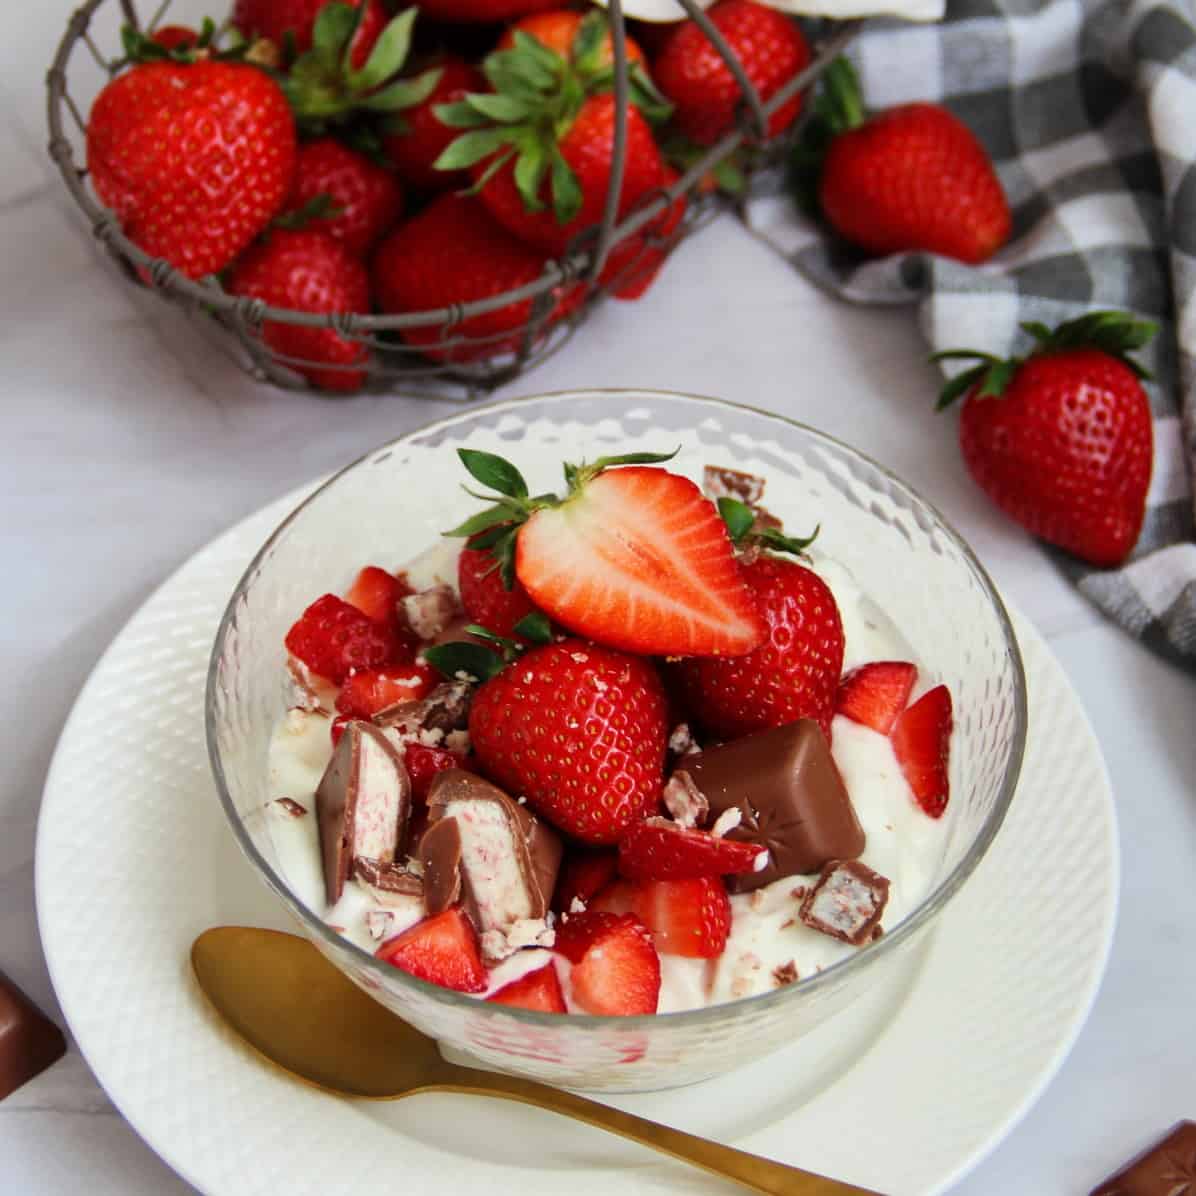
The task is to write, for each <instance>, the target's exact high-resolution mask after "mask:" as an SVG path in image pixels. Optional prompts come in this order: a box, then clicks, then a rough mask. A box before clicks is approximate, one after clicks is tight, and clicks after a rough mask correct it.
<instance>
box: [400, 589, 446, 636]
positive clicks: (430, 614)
mask: <svg viewBox="0 0 1196 1196" xmlns="http://www.w3.org/2000/svg"><path fill="white" fill-rule="evenodd" d="M460 611H461V605H460V603H459V602H458V601H457V595H456V594H455V593H454V592H453V587H452V586H446V585H439V586H432V587H431V588H430V589H427V590H421V591H420V592H419V593H418V594H407V595H405V596H404V597H403V598H401V599H399V606H398V615H399V622H400V623H405V624H406V625H407V627H408V628H409V629H410V630H411V631H412V632H413V633H414V634H415V636H416V637H417V638H418V639H421V640H434V639H435V638H436V637H437V636H438V635H439V634H440V633H441V632H442V631H443V630H444V629H445V628H446V627H447V626H448V625H449V624H450V623H451V622H452V621H453V620H454V619H455V618H456V617H457V615H458V614H459V613H460Z"/></svg>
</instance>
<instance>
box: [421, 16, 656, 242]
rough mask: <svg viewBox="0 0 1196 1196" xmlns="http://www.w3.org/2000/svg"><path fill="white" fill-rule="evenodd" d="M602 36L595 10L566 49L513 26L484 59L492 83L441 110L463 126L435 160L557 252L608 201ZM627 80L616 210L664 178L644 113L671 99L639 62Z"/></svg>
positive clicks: (508, 222) (610, 138)
mask: <svg viewBox="0 0 1196 1196" xmlns="http://www.w3.org/2000/svg"><path fill="white" fill-rule="evenodd" d="M609 38H610V31H609V28H608V25H607V20H606V17H605V16H604V14H602V13H600V12H591V13H589V14H588V15H586V16H584V17H582V18H581V19H580V20H578V21H577V23H576V25H575V27H574V32H573V36H572V40H571V41H570V42H569V45H568V53H567V54H564V55H563V54H561V53H558V51H557V50H556V49H550V48H549V47H548V46H546V45H544V44H543V43H542V42H541V41H540V40H539V39H538V38H537V37H535V36H533V35H532V34H530V33H527V32H524V31H522V30H516V31H515V32H514V34H513V45H512V47H511V48H510V49H498V50H495V51H494V52H493V53H492V54H490V55H489V56H488V57H487V58H486V60H485V62H484V63H483V70H484V71H485V73H486V77H487V79H489V80H490V82H491V83H492V84H494V85H495V88H496V92H494V93H491V92H485V93H482V94H479V95H473V94H471V95H468V96H466V98H465V99H464V100H462V101H460V102H459V103H456V104H452V105H448V106H445V107H442V108H440V109H438V112H439V115H440V117H441V119H442V120H443V121H444V122H445V123H446V124H450V125H454V126H456V127H459V128H463V129H468V130H469V131H468V132H466V133H463V134H462V136H461V137H459V138H458V139H457V140H456V141H454V142H453V144H452V145H450V146H449V148H448V149H447V150H445V152H444V153H443V154H442V155H441V157H440V158H439V159H437V163H436V164H437V166H438V167H439V168H440V169H442V170H446V169H460V168H463V167H469V168H471V170H472V173H473V176H474V179H475V186H476V187H477V188H478V189H479V191H480V193H481V196H482V199H483V201H484V202H485V203H486V206H487V207H488V208H489V209H490V210H491V212H492V213H493V214H494V217H495V219H497V220H498V221H499V223H500V224H502V225H503V226H504V227H506V228H507V229H509V230H510V231H511V232H513V233H514V234H515V235H516V236H517V237H519V238H521V239H522V240H524V241H527V242H529V243H530V244H533V245H537V246H539V247H540V248H542V249H545V250H547V251H548V252H550V253H553V254H555V255H557V256H560V255H561V254H563V253H564V252H565V250H566V249H567V248H569V246H570V243H571V242H573V241H574V239H575V238H576V237H577V235H578V234H579V233H581V232H583V231H585V230H587V229H589V228H590V227H591V226H592V225H594V224H595V223H597V222H598V221H599V220H600V219H601V217H602V213H603V210H604V207H605V204H606V194H607V190H608V187H609V184H610V178H611V166H612V162H613V151H614V129H615V100H614V96H613V94H612V93H611V87H612V84H613V72H612V69H611V67H610V66H609V62H608V59H609ZM629 83H630V88H631V99H632V106H631V107H630V108H629V109H628V112H627V141H626V148H625V151H624V155H623V181H622V189H621V191H620V198H619V206H618V214H619V215H620V216H623V215H626V213H627V212H628V211H630V209H631V208H632V207H633V206H634V205H635V204H636V203H638V202H639V201H640V200H641V199H642V198H644V197H645V196H647V195H648V194H649V193H650V192H652V191H653V190H654V189H655V188H657V187H659V186H660V185H661V182H662V180H663V178H664V161H663V159H662V158H661V156H660V151H659V150H658V149H657V146H656V141H655V139H654V138H653V136H652V130H651V128H650V127H649V125H648V122H647V119H645V118H646V117H648V118H652V119H655V118H658V117H662V116H664V115H665V114H667V112H668V105H667V103H666V102H665V101H664V99H663V97H661V95H660V93H659V92H658V91H657V90H656V87H655V85H654V84H653V83H652V81H651V79H650V78H649V77H648V74H647V72H646V71H645V70H644V68H643V65H642V63H632V65H631V68H630V70H629Z"/></svg>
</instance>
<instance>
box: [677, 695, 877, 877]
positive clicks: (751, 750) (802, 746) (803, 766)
mask: <svg viewBox="0 0 1196 1196" xmlns="http://www.w3.org/2000/svg"><path fill="white" fill-rule="evenodd" d="M685 771H686V772H687V773H688V774H689V775H690V777H691V778H692V779H693V783H694V784H695V785H696V786H697V787H698V789H699V790H700V791H701V792H702V794H703V795H704V796H705V798H706V800H707V802H709V804H710V813H711V815H712V816H713V817H716V818H717V817H718V816H719V815H720V814H722V813H723V811H724V810H729V809H731V808H733V807H737V808H738V810H739V813H740V820H739V825H738V826H736V827H735V828H734V829H732V830H730V831H728V832H727V838H728V839H739V840H742V841H744V842H747V843H760V844H762V845H763V846H765V847H767V848H768V851H769V864H768V867H767V868H765V869H764V870H763V871H761V872H747V873H744V874H742V875H740V876H729V877H727V886H728V887H729V888H730V889H731V891H732V892H735V893H745V892H748V891H750V890H751V889H759V888H762V887H763V886H764V885H767V884H771V883H772V882H773V881H774V880H779V879H780V878H781V877H783V876H795V875H799V874H805V873H810V872H817V871H818V870H819V869H820V868H821V867H822V866H823V865H824V864H826V862H827V861H828V860H848V859H854V858H855V857H856V856H858V855H860V854H861V852H863V850H864V831H863V828H862V827H861V826H860V823H859V819H858V818H856V815H855V810H854V809H853V808H852V805H851V798H850V797H848V795H847V789H846V787H845V786H844V784H843V778H842V777H840V776H839V770H838V768H836V767H835V761H834V759H833V758H832V756H831V750H830V747H829V746H828V745H827V742H826V738H825V736H824V735H823V734H822V729H821V728H820V727H819V726H818V724H817V723H816V722H814V721H812V720H811V719H801V720H800V721H798V722H795V723H787V724H786V725H785V726H783V727H773V728H772V729H771V730H768V731H758V732H757V733H756V734H754V735H748V736H745V737H744V738H743V739H735V740H732V741H731V742H730V743H724V744H721V745H720V746H719V747H714V748H708V749H707V750H706V751H704V752H700V753H698V754H697V755H696V756H686V757H685Z"/></svg>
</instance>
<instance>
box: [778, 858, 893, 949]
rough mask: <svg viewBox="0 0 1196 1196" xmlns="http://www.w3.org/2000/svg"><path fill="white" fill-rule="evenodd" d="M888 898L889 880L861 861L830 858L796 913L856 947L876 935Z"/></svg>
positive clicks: (823, 930) (834, 936) (813, 925)
mask: <svg viewBox="0 0 1196 1196" xmlns="http://www.w3.org/2000/svg"><path fill="white" fill-rule="evenodd" d="M888 900H889V882H888V879H887V878H886V877H884V876H881V875H880V873H879V872H873V871H872V869H871V868H869V867H868V866H867V865H866V864H861V863H860V861H859V860H831V862H830V863H829V864H827V866H826V867H825V868H823V870H822V875H821V876H819V878H818V880H817V881H816V882H815V884H814V887H813V888H812V889H810V891H809V892H808V893H807V894H806V895H805V897H804V898H803V899H802V903H801V908H800V909H799V910H798V914H797V916H798V917H799V918H801V920H802V921H803V922H804V923H805V924H806V925H807V926H809V927H810V929H811V930H820V931H821V932H822V933H823V934H829V935H830V936H831V937H832V938H836V939H842V940H843V942H845V943H851V945H852V946H853V947H862V946H863V945H864V944H865V943H869V942H871V941H872V940H873V938H875V937H876V935H875V931H876V930H877V929H878V928H879V926H880V919H881V915H882V914H883V913H884V912H885V906H886V905H887V904H888Z"/></svg>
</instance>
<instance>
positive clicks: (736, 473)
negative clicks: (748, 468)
mask: <svg viewBox="0 0 1196 1196" xmlns="http://www.w3.org/2000/svg"><path fill="white" fill-rule="evenodd" d="M702 493H703V494H705V495H706V497H707V498H712V499H715V500H716V501H717V500H718V499H720V498H735V499H738V500H739V501H740V502H742V503H747V505H748V506H749V507H754V506H755V505H756V504H757V503H758V502H759V501H760V500H761V499H762V498H763V497H764V479H763V478H760V477H757V476H756V475H755V474H754V473H743V472H742V471H741V470H738V469H729V468H727V466H725V465H707V466H706V467H705V468H704V469H703V470H702Z"/></svg>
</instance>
